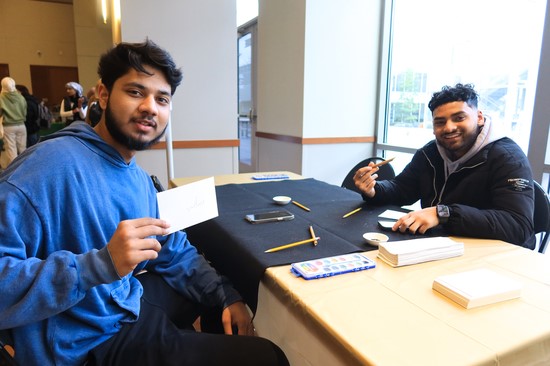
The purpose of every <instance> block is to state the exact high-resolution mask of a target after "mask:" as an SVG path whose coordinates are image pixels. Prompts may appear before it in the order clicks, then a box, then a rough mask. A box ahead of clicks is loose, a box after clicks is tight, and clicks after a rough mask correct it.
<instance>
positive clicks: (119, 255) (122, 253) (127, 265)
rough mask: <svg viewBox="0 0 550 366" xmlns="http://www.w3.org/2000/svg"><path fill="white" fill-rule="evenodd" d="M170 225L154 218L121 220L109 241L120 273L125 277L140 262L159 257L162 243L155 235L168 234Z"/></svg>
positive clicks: (110, 252)
mask: <svg viewBox="0 0 550 366" xmlns="http://www.w3.org/2000/svg"><path fill="white" fill-rule="evenodd" d="M169 227H170V225H169V224H168V223H167V222H166V221H164V220H160V219H153V218H141V219H134V220H125V221H121V222H120V223H119V224H118V227H117V229H116V231H115V233H114V234H113V236H112V237H111V240H110V241H109V243H107V250H108V251H109V254H110V255H111V259H112V261H113V265H114V266H115V270H116V271H117V273H118V275H119V276H120V277H124V276H126V275H127V274H128V273H130V272H132V271H133V270H134V269H135V268H136V267H137V265H138V264H139V263H141V262H143V261H146V260H152V259H155V258H157V257H158V252H159V251H160V249H161V245H160V243H159V242H158V240H157V239H156V238H154V236H156V235H166V234H168V228H169Z"/></svg>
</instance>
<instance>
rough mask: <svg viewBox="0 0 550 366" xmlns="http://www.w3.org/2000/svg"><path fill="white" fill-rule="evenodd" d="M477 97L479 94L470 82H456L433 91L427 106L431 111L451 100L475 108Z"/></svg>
mask: <svg viewBox="0 0 550 366" xmlns="http://www.w3.org/2000/svg"><path fill="white" fill-rule="evenodd" d="M478 98H479V95H478V94H477V92H476V91H475V90H474V86H473V85H472V84H460V83H458V84H456V85H455V86H454V87H451V86H448V85H445V86H444V87H443V88H441V91H438V92H435V93H433V95H432V99H431V100H430V102H429V103H428V108H430V111H432V113H433V111H434V110H435V109H436V108H437V107H439V106H441V105H443V104H447V103H451V102H465V103H466V104H468V105H469V106H470V107H472V108H477V101H478Z"/></svg>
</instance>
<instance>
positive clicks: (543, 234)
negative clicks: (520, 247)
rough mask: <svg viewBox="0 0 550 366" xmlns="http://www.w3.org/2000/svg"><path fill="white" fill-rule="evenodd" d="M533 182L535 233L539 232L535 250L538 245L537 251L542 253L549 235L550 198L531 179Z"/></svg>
mask: <svg viewBox="0 0 550 366" xmlns="http://www.w3.org/2000/svg"><path fill="white" fill-rule="evenodd" d="M533 184H534V186H535V213H534V224H535V234H540V238H537V246H535V250H536V248H537V247H538V251H539V253H544V252H545V251H546V245H547V244H548V237H549V236H550V199H549V197H548V194H547V193H546V191H545V190H544V188H542V186H541V185H540V184H539V183H538V182H536V181H533Z"/></svg>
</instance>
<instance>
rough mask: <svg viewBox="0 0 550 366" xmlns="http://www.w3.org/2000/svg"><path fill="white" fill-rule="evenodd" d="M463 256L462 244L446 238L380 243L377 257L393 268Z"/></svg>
mask: <svg viewBox="0 0 550 366" xmlns="http://www.w3.org/2000/svg"><path fill="white" fill-rule="evenodd" d="M463 254H464V243H461V242H456V241H454V240H451V239H449V238H447V237H441V236H438V237H434V238H419V239H410V240H400V241H390V242H386V243H380V245H379V247H378V257H379V258H380V259H382V260H383V261H385V262H386V263H388V264H389V265H391V266H393V267H400V266H407V265H410V264H416V263H422V262H428V261H435V260H439V259H446V258H451V257H458V256H461V255H463Z"/></svg>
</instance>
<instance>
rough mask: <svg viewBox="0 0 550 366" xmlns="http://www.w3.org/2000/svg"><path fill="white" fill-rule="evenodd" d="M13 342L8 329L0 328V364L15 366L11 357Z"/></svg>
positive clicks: (2, 365)
mask: <svg viewBox="0 0 550 366" xmlns="http://www.w3.org/2000/svg"><path fill="white" fill-rule="evenodd" d="M12 345H13V342H12V338H11V334H10V331H9V330H7V329H3V330H0V366H17V363H16V362H15V360H14V359H13V353H14V350H13V347H12Z"/></svg>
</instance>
